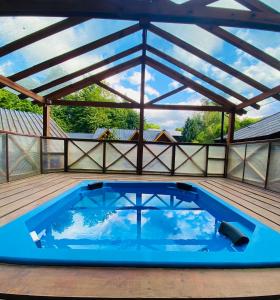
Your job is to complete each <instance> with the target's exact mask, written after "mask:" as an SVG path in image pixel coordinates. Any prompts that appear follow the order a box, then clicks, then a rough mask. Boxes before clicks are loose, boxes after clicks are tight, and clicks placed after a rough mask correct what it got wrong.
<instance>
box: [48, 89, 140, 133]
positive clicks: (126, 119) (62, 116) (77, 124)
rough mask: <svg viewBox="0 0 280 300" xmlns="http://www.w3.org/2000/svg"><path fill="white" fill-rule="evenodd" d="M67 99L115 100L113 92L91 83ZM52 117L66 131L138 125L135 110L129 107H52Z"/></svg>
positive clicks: (89, 130)
mask: <svg viewBox="0 0 280 300" xmlns="http://www.w3.org/2000/svg"><path fill="white" fill-rule="evenodd" d="M67 99H68V100H79V101H98V102H116V100H117V99H116V98H115V96H113V94H111V93H109V92H107V91H105V90H104V89H102V88H100V87H99V86H96V85H92V86H89V87H87V88H84V89H83V90H81V91H79V92H77V93H75V94H72V95H70V96H68V97H67ZM52 118H53V119H54V120H55V121H56V122H57V123H58V124H59V125H60V126H61V128H62V129H63V130H64V131H66V132H88V133H91V132H94V131H95V130H96V129H97V128H99V127H104V128H127V129H135V128H137V127H138V125H139V116H138V114H137V112H135V111H134V110H130V109H112V108H97V107H67V106H63V107H62V106H55V107H52Z"/></svg>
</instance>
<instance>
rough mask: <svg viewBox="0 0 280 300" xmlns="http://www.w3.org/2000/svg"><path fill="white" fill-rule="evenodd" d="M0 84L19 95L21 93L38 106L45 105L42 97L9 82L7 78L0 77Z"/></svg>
mask: <svg viewBox="0 0 280 300" xmlns="http://www.w3.org/2000/svg"><path fill="white" fill-rule="evenodd" d="M0 83H2V84H4V85H5V86H8V87H9V88H11V89H13V90H15V91H17V92H19V93H23V94H25V95H26V96H28V97H30V98H32V99H33V100H34V101H36V102H37V103H39V104H44V103H45V99H44V97H42V96H40V95H37V94H36V93H34V92H32V91H30V90H28V89H26V88H25V87H23V86H21V85H19V84H17V83H15V82H13V81H12V80H10V79H9V78H7V77H5V76H2V75H0Z"/></svg>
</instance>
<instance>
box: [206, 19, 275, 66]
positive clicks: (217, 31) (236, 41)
mask: <svg viewBox="0 0 280 300" xmlns="http://www.w3.org/2000/svg"><path fill="white" fill-rule="evenodd" d="M200 27H201V28H203V29H205V30H207V31H208V32H210V33H212V34H214V35H216V36H217V37H219V38H221V39H223V40H224V41H226V42H228V43H230V44H232V45H234V46H235V47H237V48H239V49H241V50H243V51H244V52H247V53H248V54H250V55H252V56H253V57H255V58H257V59H259V60H261V61H262V62H264V63H266V64H268V65H270V66H271V67H273V68H275V69H277V70H278V71H280V61H279V60H278V59H276V58H274V57H273V56H271V55H269V54H267V53H265V52H264V51H262V50H260V49H258V48H257V47H255V46H253V45H251V44H249V43H247V42H246V41H244V40H242V39H240V38H239V37H237V36H235V35H234V34H232V33H230V32H228V31H226V30H224V29H223V28H221V27H219V26H208V25H202V26H200Z"/></svg>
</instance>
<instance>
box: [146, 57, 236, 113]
mask: <svg viewBox="0 0 280 300" xmlns="http://www.w3.org/2000/svg"><path fill="white" fill-rule="evenodd" d="M146 63H147V64H148V65H149V66H150V67H152V68H154V69H156V70H157V71H159V72H161V73H163V74H165V75H166V76H169V77H171V78H173V79H175V80H176V81H178V82H180V83H181V84H184V85H187V86H188V87H190V88H191V89H193V90H194V91H196V92H198V93H200V94H201V95H203V96H205V97H207V98H209V99H211V100H212V101H214V102H216V103H218V104H220V105H222V106H224V107H226V108H228V109H233V110H234V109H235V105H234V104H233V103H231V102H229V101H228V100H227V99H226V98H224V97H222V96H220V95H218V94H216V93H214V92H212V91H211V90H209V89H207V88H205V87H204V86H202V85H200V84H198V83H197V82H195V81H193V80H192V79H190V78H187V77H185V76H183V75H182V74H180V73H178V72H177V71H175V70H172V69H171V68H169V67H166V66H165V65H163V64H162V63H160V62H157V61H156V60H154V59H152V58H150V57H147V58H146Z"/></svg>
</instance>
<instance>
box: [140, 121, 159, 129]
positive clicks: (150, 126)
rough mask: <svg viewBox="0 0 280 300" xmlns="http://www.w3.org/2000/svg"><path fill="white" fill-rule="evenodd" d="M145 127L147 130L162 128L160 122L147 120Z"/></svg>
mask: <svg viewBox="0 0 280 300" xmlns="http://www.w3.org/2000/svg"><path fill="white" fill-rule="evenodd" d="M144 129H145V130H147V129H160V126H159V125H158V124H155V123H148V122H146V120H145V124H144Z"/></svg>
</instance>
